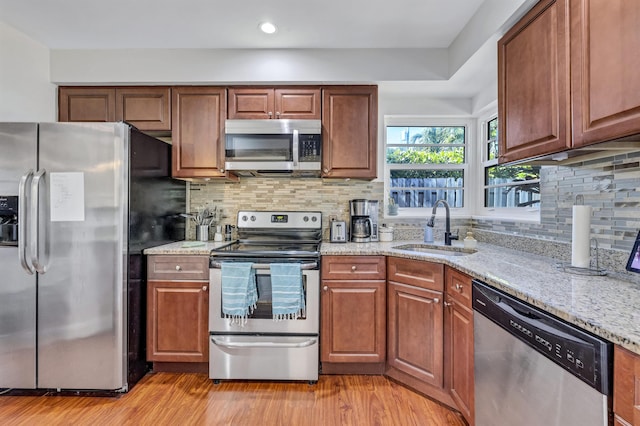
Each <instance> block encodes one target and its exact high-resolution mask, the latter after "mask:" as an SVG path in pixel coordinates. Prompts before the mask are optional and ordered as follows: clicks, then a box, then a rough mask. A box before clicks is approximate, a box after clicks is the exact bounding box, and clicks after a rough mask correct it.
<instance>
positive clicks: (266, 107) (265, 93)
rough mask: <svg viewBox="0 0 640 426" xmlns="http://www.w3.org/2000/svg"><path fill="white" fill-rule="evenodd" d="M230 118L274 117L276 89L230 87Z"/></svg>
mask: <svg viewBox="0 0 640 426" xmlns="http://www.w3.org/2000/svg"><path fill="white" fill-rule="evenodd" d="M228 116H229V118H231V119H244V118H246V119H269V118H274V116H275V111H274V91H273V89H272V88H265V87H246V88H231V89H229V113H228Z"/></svg>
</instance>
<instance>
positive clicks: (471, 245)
mask: <svg viewBox="0 0 640 426" xmlns="http://www.w3.org/2000/svg"><path fill="white" fill-rule="evenodd" d="M477 245H478V241H477V240H476V239H475V238H473V232H471V231H469V232H467V236H466V238H465V239H464V248H466V249H475V248H476V247H477Z"/></svg>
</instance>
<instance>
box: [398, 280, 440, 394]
mask: <svg viewBox="0 0 640 426" xmlns="http://www.w3.org/2000/svg"><path fill="white" fill-rule="evenodd" d="M441 300H442V292H441V291H435V290H429V289H425V288H420V287H415V286H411V285H406V284H401V283H396V282H391V281H390V282H389V296H388V306H387V310H388V328H389V330H388V336H389V345H388V351H387V352H388V361H387V365H388V366H389V367H392V368H395V369H398V370H400V371H403V372H405V373H407V374H410V375H411V376H413V377H414V378H416V379H418V380H420V381H421V382H424V383H428V384H430V385H433V386H436V387H437V388H442V387H443V386H444V371H443V361H444V359H443V339H442V337H443V336H442V333H443V322H442V321H443V316H442V303H441Z"/></svg>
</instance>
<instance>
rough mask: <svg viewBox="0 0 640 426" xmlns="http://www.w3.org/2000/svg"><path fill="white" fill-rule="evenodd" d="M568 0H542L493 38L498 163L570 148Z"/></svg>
mask: <svg viewBox="0 0 640 426" xmlns="http://www.w3.org/2000/svg"><path fill="white" fill-rule="evenodd" d="M568 7H569V0H542V1H540V2H539V3H538V4H537V5H536V6H535V7H534V8H533V9H531V11H529V13H527V14H526V15H525V16H524V18H522V19H521V20H520V21H519V22H518V23H517V24H516V25H515V26H514V27H513V28H511V29H510V30H509V31H508V32H507V33H506V34H505V35H504V37H503V38H501V39H500V41H499V42H498V116H499V133H498V134H499V138H498V139H499V146H500V157H499V161H500V162H501V163H504V162H508V161H514V160H519V159H523V158H530V157H536V156H539V155H543V154H550V153H554V152H559V151H563V150H566V149H568V148H570V147H571V128H570V125H571V123H570V120H569V108H570V101H569V58H568V51H569V22H568V19H569V13H568Z"/></svg>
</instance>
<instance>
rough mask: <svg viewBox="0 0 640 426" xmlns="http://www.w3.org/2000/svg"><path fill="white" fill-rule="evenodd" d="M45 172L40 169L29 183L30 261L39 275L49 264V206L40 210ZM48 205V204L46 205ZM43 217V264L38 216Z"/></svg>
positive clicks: (45, 270) (44, 271)
mask: <svg viewBox="0 0 640 426" xmlns="http://www.w3.org/2000/svg"><path fill="white" fill-rule="evenodd" d="M46 172H47V171H46V170H44V169H42V170H40V171H38V172H37V173H36V174H35V175H34V176H33V182H32V183H31V220H32V221H33V229H34V230H35V232H32V233H31V244H30V245H31V259H32V264H33V266H34V268H35V269H36V271H38V273H40V274H44V273H46V272H47V268H48V262H49V220H48V219H49V206H48V205H46V206H45V208H44V209H40V181H41V180H43V181H44V180H45V174H46ZM47 204H48V203H47ZM41 213H42V214H43V215H44V216H45V219H46V220H45V221H44V223H45V226H44V241H43V243H44V262H42V261H41V259H40V252H41V250H40V223H41V222H42V221H41V220H40V214H41Z"/></svg>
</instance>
